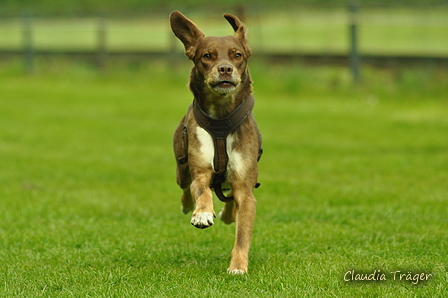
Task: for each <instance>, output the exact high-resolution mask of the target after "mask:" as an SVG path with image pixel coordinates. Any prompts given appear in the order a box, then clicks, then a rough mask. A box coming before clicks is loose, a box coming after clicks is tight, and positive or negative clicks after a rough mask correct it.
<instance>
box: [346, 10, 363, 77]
mask: <svg viewBox="0 0 448 298" xmlns="http://www.w3.org/2000/svg"><path fill="white" fill-rule="evenodd" d="M349 12H350V68H351V71H352V75H353V82H354V83H355V84H357V83H359V81H360V79H361V71H360V68H361V62H360V58H359V52H358V4H357V3H356V2H351V3H350V5H349Z"/></svg>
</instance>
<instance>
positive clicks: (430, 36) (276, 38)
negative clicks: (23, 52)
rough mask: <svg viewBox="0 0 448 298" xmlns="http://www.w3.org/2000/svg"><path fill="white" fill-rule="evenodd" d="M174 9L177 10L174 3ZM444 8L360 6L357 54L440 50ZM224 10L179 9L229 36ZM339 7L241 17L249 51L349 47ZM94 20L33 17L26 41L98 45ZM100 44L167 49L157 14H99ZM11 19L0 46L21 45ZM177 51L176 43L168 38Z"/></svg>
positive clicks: (0, 23) (17, 24) (0, 33)
mask: <svg viewBox="0 0 448 298" xmlns="http://www.w3.org/2000/svg"><path fill="white" fill-rule="evenodd" d="M179 9H181V8H179ZM447 10H448V8H447V7H444V6H441V7H429V8H428V7H426V8H414V9H411V8H403V7H399V8H395V7H393V8H390V7H389V8H382V9H379V8H372V7H370V8H369V7H362V8H361V10H360V14H359V16H358V19H359V30H358V31H359V49H360V52H361V53H362V54H364V55H423V56H424V55H427V56H436V57H438V56H440V57H446V56H447V55H448V23H447V22H446V15H447ZM224 12H232V13H235V12H234V11H232V9H231V10H230V11H229V10H228V9H218V8H215V9H213V10H211V11H210V9H209V8H207V9H203V10H201V9H195V10H190V11H186V12H185V13H186V14H187V16H188V17H189V18H191V19H192V20H193V21H194V22H196V23H197V24H198V26H199V27H200V28H202V29H203V30H204V32H205V34H206V35H230V34H232V30H231V28H230V26H229V25H228V24H227V22H226V21H225V20H224V18H222V17H221V16H222V14H223V13H224ZM349 19H350V18H349V15H348V11H347V7H345V6H341V7H336V8H335V7H330V8H325V7H317V8H311V7H299V6H280V7H268V8H267V9H264V10H263V9H259V10H250V13H248V16H247V18H246V20H245V22H246V23H247V25H248V26H249V29H250V33H249V38H250V41H251V46H252V47H253V49H254V51H255V52H259V53H261V52H273V53H306V54H329V53H330V54H345V53H348V51H349V45H350V42H349V25H348V23H349ZM98 23H99V22H98V19H97V18H95V17H84V18H83V17H65V18H64V17H63V16H59V17H58V16H53V17H51V16H47V17H39V16H37V17H35V18H34V19H33V21H32V26H33V45H34V47H35V49H36V50H41V51H86V50H89V51H94V50H96V49H97V47H98V42H97V35H98V32H97V31H98ZM105 24H106V30H107V33H106V39H107V48H108V50H111V51H131V52H132V51H168V50H169V48H170V45H171V44H172V43H173V39H174V35H173V34H172V32H171V30H170V27H169V22H168V10H167V11H166V13H164V14H160V13H159V14H156V13H152V14H149V13H148V14H145V15H134V16H133V15H129V16H128V17H126V16H122V17H118V16H116V15H115V16H111V17H108V18H107V19H106V22H105ZM22 27H23V25H22V24H21V20H20V19H18V18H4V19H0V49H6V50H20V49H21V48H22V44H23V42H22V35H23V33H22V30H23V29H22ZM174 42H175V43H176V45H177V47H178V50H179V51H181V50H182V46H181V44H180V42H178V41H177V40H175V41H174Z"/></svg>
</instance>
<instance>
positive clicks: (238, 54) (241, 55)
mask: <svg viewBox="0 0 448 298" xmlns="http://www.w3.org/2000/svg"><path fill="white" fill-rule="evenodd" d="M241 57H243V54H241V53H236V54H235V59H240V58H241Z"/></svg>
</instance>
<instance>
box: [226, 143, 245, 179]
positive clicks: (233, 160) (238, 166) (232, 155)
mask: <svg viewBox="0 0 448 298" xmlns="http://www.w3.org/2000/svg"><path fill="white" fill-rule="evenodd" d="M235 139H236V137H235V136H234V135H233V134H229V135H228V136H227V140H226V141H227V155H228V156H229V163H228V164H227V169H228V170H229V171H232V172H236V173H238V175H243V176H244V170H245V167H244V159H243V156H242V154H241V153H239V152H238V151H236V150H233V149H232V147H233V142H235Z"/></svg>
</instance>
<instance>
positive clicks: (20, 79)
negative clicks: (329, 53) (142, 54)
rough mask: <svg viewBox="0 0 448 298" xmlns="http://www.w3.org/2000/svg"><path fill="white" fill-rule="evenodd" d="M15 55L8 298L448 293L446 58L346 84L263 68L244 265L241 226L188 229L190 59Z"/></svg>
mask: <svg viewBox="0 0 448 298" xmlns="http://www.w3.org/2000/svg"><path fill="white" fill-rule="evenodd" d="M20 68H21V65H20V64H19V63H18V62H17V63H8V64H4V65H2V67H1V68H0V69H1V71H0V102H1V106H0V127H2V129H1V130H0V198H1V200H0V262H1V264H2V266H1V269H0V280H1V281H2V282H1V283H0V297H191V296H197V297H404V296H410V297H443V296H446V283H447V282H448V280H447V277H448V276H447V264H446V251H447V246H446V241H444V239H446V238H447V230H448V221H447V217H446V203H447V198H448V192H447V188H446V181H447V180H448V174H447V173H448V156H447V155H446V148H448V139H447V138H446V137H445V136H446V135H448V119H447V117H446V115H447V114H448V103H447V101H446V99H447V94H448V90H447V86H448V84H447V82H446V80H447V77H448V76H447V75H446V71H444V70H437V69H433V70H432V71H427V70H421V69H416V70H405V71H401V72H391V71H378V70H374V69H369V70H368V71H367V72H365V73H364V82H363V86H360V87H357V88H353V86H352V85H351V80H350V76H349V74H348V73H347V72H345V71H344V70H341V69H335V68H303V67H300V66H297V67H294V68H293V67H284V66H283V67H280V66H275V67H274V66H271V65H261V64H257V63H253V65H252V69H251V70H252V76H253V78H254V81H255V83H254V85H255V97H256V99H257V103H256V107H255V114H256V117H257V120H258V122H259V125H260V129H261V131H262V133H263V137H264V148H265V154H264V156H263V158H262V160H261V161H260V179H259V180H260V182H261V183H262V186H261V188H259V189H257V190H256V197H257V199H258V203H257V219H256V224H255V231H254V237H253V243H252V248H251V253H250V258H251V259H250V268H249V269H250V273H249V275H247V276H229V275H227V274H226V273H225V270H226V268H227V265H228V261H229V256H230V250H231V247H232V245H233V236H234V228H235V226H234V225H230V226H227V225H224V224H223V223H221V222H219V220H217V222H216V224H215V225H214V226H213V227H211V228H210V229H206V230H198V229H195V228H194V227H192V226H191V225H190V224H189V216H184V215H183V214H182V213H181V212H180V200H179V198H180V194H181V191H180V189H179V188H178V187H177V185H176V184H175V182H174V181H175V180H174V165H175V161H174V157H173V154H172V152H171V135H172V132H173V130H174V128H175V126H176V125H177V122H178V121H179V120H180V118H181V117H182V115H183V113H184V112H185V110H186V107H187V105H188V104H189V102H190V101H191V99H192V98H191V95H190V93H189V91H188V90H187V88H186V87H185V85H186V82H187V77H188V75H187V73H188V68H189V66H186V65H184V64H179V65H178V67H177V68H175V69H174V70H173V69H172V68H168V66H166V65H164V64H163V63H150V64H148V65H141V66H140V67H139V68H138V69H137V67H136V66H135V65H134V66H131V67H127V66H126V65H125V64H122V65H111V66H110V67H109V69H108V71H107V72H106V73H97V72H96V71H95V70H94V69H92V68H91V67H90V66H88V65H82V64H73V63H70V62H69V61H66V60H55V61H53V62H52V63H48V62H45V63H44V62H43V61H40V62H39V63H38V65H37V66H36V73H35V74H34V75H31V76H24V75H22V74H21V73H20ZM221 206H222V204H221V203H220V202H219V201H216V206H215V210H216V211H219V209H220V208H221ZM350 269H356V270H360V271H373V270H381V271H382V272H387V273H388V274H389V272H391V271H395V270H402V271H406V272H408V271H412V272H417V271H418V272H430V273H432V274H433V276H434V278H433V279H432V280H430V281H429V282H427V283H421V284H419V285H412V283H410V282H406V281H393V280H391V279H389V280H388V281H386V282H365V283H356V282H348V283H347V282H344V281H343V275H344V273H345V272H347V271H348V270H350Z"/></svg>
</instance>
